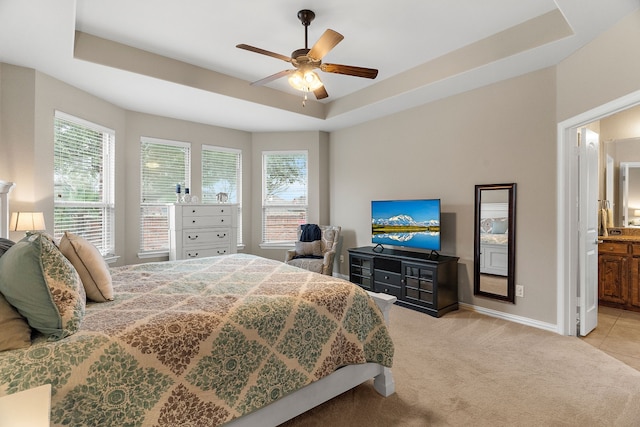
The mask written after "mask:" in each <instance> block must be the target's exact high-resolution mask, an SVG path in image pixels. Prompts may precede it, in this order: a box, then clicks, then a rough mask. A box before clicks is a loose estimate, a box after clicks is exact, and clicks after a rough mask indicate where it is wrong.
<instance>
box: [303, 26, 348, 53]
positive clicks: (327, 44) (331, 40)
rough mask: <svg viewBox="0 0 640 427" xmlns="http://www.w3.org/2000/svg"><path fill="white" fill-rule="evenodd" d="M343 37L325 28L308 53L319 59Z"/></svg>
mask: <svg viewBox="0 0 640 427" xmlns="http://www.w3.org/2000/svg"><path fill="white" fill-rule="evenodd" d="M342 39H344V36H343V35H342V34H340V33H338V32H336V31H333V30H326V31H325V32H324V33H323V34H322V36H320V38H319V39H318V41H317V42H316V44H314V45H313V47H312V48H311V50H310V51H309V53H308V55H309V56H310V57H312V58H313V59H317V60H321V59H322V58H324V56H325V55H326V54H327V53H329V51H330V50H331V49H333V48H334V47H336V45H337V44H338V43H340V42H341V41H342Z"/></svg>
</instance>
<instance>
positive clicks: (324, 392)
mask: <svg viewBox="0 0 640 427" xmlns="http://www.w3.org/2000/svg"><path fill="white" fill-rule="evenodd" d="M13 186H14V184H13V183H12V182H6V181H2V180H0V237H7V238H8V234H9V198H8V195H9V192H10V191H11V189H12V188H13ZM367 293H368V294H369V295H370V296H371V297H372V298H373V299H374V301H375V302H376V304H377V305H378V307H379V308H380V310H381V311H382V314H383V315H384V320H385V323H386V324H387V325H389V312H390V311H391V306H392V305H393V303H394V302H395V301H396V299H397V298H396V297H394V296H392V295H387V294H378V293H374V292H369V291H367ZM372 378H373V379H374V381H373V387H374V388H375V390H376V391H377V392H378V393H380V394H381V395H382V396H385V397H387V396H390V395H391V394H393V393H394V392H395V382H394V380H393V375H392V373H391V369H389V368H387V367H384V366H382V365H378V364H377V363H364V364H360V365H349V366H344V367H342V368H340V369H338V370H337V371H335V372H334V373H332V374H331V375H328V376H326V377H324V378H322V379H320V380H318V381H316V382H313V383H311V384H309V385H308V386H306V387H304V388H302V389H300V390H297V391H296V392H294V393H291V394H289V395H287V396H284V397H283V398H281V399H279V400H277V401H275V402H273V403H271V404H270V405H268V406H265V407H263V408H261V409H258V410H257V411H254V412H251V413H249V414H247V415H244V416H242V417H240V418H236V419H235V420H232V421H231V422H229V423H227V424H225V426H232V427H255V426H276V425H278V424H282V423H283V422H285V421H287V420H290V419H291V418H294V417H296V416H298V415H300V414H302V413H304V412H306V411H308V410H309V409H311V408H314V407H316V406H318V405H320V404H322V403H324V402H326V401H327V400H330V399H332V398H334V397H336V396H338V395H340V394H342V393H344V392H345V391H347V390H350V389H352V388H354V387H356V386H358V385H360V384H362V383H364V382H366V381H368V380H370V379H372Z"/></svg>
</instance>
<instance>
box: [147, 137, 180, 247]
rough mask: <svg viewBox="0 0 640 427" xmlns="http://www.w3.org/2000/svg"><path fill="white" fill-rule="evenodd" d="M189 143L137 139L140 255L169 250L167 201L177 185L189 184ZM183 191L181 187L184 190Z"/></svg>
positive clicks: (173, 199)
mask: <svg viewBox="0 0 640 427" xmlns="http://www.w3.org/2000/svg"><path fill="white" fill-rule="evenodd" d="M190 159H191V153H190V144H189V143H186V142H178V141H167V140H163V139H155V138H146V137H143V138H141V140H140V170H141V171H142V178H141V180H142V182H141V199H140V255H141V256H142V255H144V254H146V255H149V256H153V255H158V254H162V253H166V252H168V251H169V208H168V204H169V203H174V202H175V201H176V186H177V185H178V184H180V186H181V188H185V187H189V186H190V185H191V183H190V173H189V171H190ZM183 193H184V191H183Z"/></svg>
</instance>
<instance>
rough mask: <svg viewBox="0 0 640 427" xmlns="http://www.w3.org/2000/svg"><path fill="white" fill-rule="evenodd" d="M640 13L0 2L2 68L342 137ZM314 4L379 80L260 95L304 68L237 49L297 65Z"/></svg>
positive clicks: (164, 111)
mask: <svg viewBox="0 0 640 427" xmlns="http://www.w3.org/2000/svg"><path fill="white" fill-rule="evenodd" d="M639 6H640V0H555V1H554V0H518V1H513V0H483V1H478V0H396V1H394V2H389V1H381V0H374V1H371V2H366V3H365V2H355V1H344V0H322V1H319V0H307V1H304V2H301V1H295V0H270V1H264V0H262V1H260V0H234V1H226V2H222V1H213V0H186V1H175V0H76V1H74V0H55V1H52V0H0V62H4V63H9V64H15V65H20V66H24V67H29V68H34V69H36V70H39V71H41V72H43V73H45V74H48V75H50V76H53V77H55V78H57V79H59V80H62V81H64V82H66V83H68V84H71V85H73V86H76V87H78V88H80V89H83V90H85V91H87V92H89V93H92V94H94V95H96V96H98V97H100V98H103V99H105V100H107V101H109V102H112V103H113V104H116V105H118V106H120V107H123V108H126V109H129V110H134V111H141V112H146V113H151V114H157V115H162V116H167V117H174V118H179V119H184V120H191V121H195V122H200V123H207V124H212V125H217V126H224V127H229V128H234V129H243V130H247V131H286V130H325V131H331V130H336V129H340V128H343V127H346V126H351V125H353V124H356V123H361V122H364V121H367V120H372V119H375V118H377V117H381V116H385V115H388V114H392V113H394V112H398V111H402V110H404V109H407V108H411V107H413V106H416V105H421V104H424V103H426V102H429V101H432V100H435V99H439V98H442V97H446V96H450V95H452V94H455V93H459V92H463V91H466V90H470V89H473V88H475V87H480V86H483V85H486V84H490V83H492V82H495V81H498V80H502V79H505V78H510V77H514V76H517V75H521V74H524V73H527V72H530V71H533V70H537V69H541V68H544V67H548V66H550V65H554V64H556V63H558V62H559V61H561V60H562V59H564V58H566V57H567V56H569V55H570V54H571V53H572V52H574V51H576V50H577V49H579V48H580V47H581V46H583V45H585V44H586V43H588V42H589V41H590V40H592V39H593V38H595V37H597V36H598V35H599V34H601V33H602V32H603V31H604V30H606V29H607V28H609V27H611V26H612V25H614V24H615V23H616V22H618V21H619V20H620V19H621V18H622V17H624V16H625V15H626V14H628V13H630V12H632V11H633V10H635V9H637V8H638V7H639ZM300 9H311V10H313V11H314V12H315V13H316V19H315V20H314V21H313V22H312V24H311V26H310V27H309V47H311V45H312V44H313V43H314V42H315V41H316V40H317V39H318V38H319V37H320V35H321V34H322V33H323V32H324V30H325V29H327V28H331V29H333V30H335V31H337V32H339V33H341V34H343V35H344V37H345V38H344V40H343V41H342V42H341V43H340V44H338V45H337V46H336V47H335V48H334V49H333V50H332V51H331V52H330V53H329V54H327V55H326V56H325V58H324V59H323V61H325V62H331V63H338V64H346V65H355V66H362V67H368V68H377V69H378V70H379V74H378V77H377V79H375V80H369V79H362V78H358V77H351V76H343V75H337V74H329V73H322V72H320V75H321V78H322V80H323V82H324V83H325V87H326V89H327V92H328V93H329V98H327V99H325V100H323V101H321V102H318V101H316V100H315V99H314V98H313V96H311V99H310V100H309V101H308V102H307V106H306V107H303V106H302V94H301V93H300V92H296V91H295V90H293V89H291V88H290V87H289V86H288V84H287V81H286V78H283V79H279V80H277V81H275V82H272V83H270V84H269V85H267V86H265V87H256V86H249V82H252V81H255V80H259V79H261V78H263V77H266V76H268V75H271V74H274V73H276V72H278V71H281V70H284V69H289V68H291V66H290V64H288V63H286V62H284V61H280V60H278V59H275V58H271V57H268V56H264V55H259V54H256V53H252V52H248V51H245V50H241V49H237V48H236V47H235V46H236V45H237V44H239V43H246V44H249V45H253V46H256V47H260V48H263V49H266V50H269V51H272V52H276V53H280V54H283V55H285V56H289V55H290V54H291V52H292V51H293V50H295V49H299V48H303V47H304V27H303V26H302V25H301V23H300V21H299V20H298V18H297V16H296V15H297V12H298V10H300ZM76 31H79V32H81V33H79V34H80V35H79V37H78V39H77V41H76V38H75V36H74V34H75V32H76ZM92 36H97V38H96V37H92ZM104 39H106V40H104ZM80 41H82V42H83V43H84V44H82V43H80ZM74 46H75V49H76V50H75V54H74ZM130 47H131V48H137V49H140V50H143V51H146V52H141V51H135V50H134V51H133V53H132V52H131V49H130ZM147 52H149V53H152V54H155V55H150V56H147V55H149V54H148V53H147ZM140 58H150V59H149V60H148V61H145V62H142V61H140ZM194 66H195V67H194Z"/></svg>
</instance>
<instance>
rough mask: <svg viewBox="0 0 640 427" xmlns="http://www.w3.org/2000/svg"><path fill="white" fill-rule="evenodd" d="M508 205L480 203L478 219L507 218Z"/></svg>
mask: <svg viewBox="0 0 640 427" xmlns="http://www.w3.org/2000/svg"><path fill="white" fill-rule="evenodd" d="M508 208H509V204H508V203H482V204H480V219H485V218H507V217H508V216H509V210H508Z"/></svg>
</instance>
